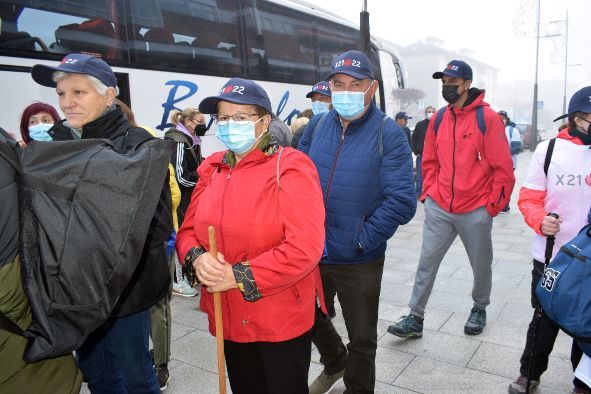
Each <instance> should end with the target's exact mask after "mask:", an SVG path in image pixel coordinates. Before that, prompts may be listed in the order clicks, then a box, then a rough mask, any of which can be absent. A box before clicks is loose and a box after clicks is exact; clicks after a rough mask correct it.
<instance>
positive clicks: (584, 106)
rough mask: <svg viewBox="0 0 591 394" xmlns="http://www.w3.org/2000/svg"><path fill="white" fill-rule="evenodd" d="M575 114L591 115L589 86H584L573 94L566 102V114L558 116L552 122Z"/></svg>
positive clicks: (590, 89)
mask: <svg viewBox="0 0 591 394" xmlns="http://www.w3.org/2000/svg"><path fill="white" fill-rule="evenodd" d="M575 112H584V113H586V114H591V86H586V87H584V88H583V89H581V90H579V91H578V92H576V93H575V94H573V96H572V97H571V98H570V101H569V102H568V113H566V114H564V115H562V116H559V117H558V118H556V119H554V121H555V122H556V121H557V120H560V119H564V118H567V117H569V116H571V115H572V114H574V113H575Z"/></svg>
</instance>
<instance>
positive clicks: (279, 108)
mask: <svg viewBox="0 0 591 394" xmlns="http://www.w3.org/2000/svg"><path fill="white" fill-rule="evenodd" d="M287 100H289V90H288V91H286V92H285V93H283V97H281V100H279V105H278V106H277V113H276V114H275V115H277V116H279V115H281V112H283V109H284V108H285V106H286V105H287Z"/></svg>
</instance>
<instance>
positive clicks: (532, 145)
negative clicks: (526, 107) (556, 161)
mask: <svg viewBox="0 0 591 394" xmlns="http://www.w3.org/2000/svg"><path fill="white" fill-rule="evenodd" d="M560 35H561V34H549V35H545V36H540V0H538V17H537V21H536V74H535V81H534V99H533V106H532V114H531V132H530V133H529V136H530V142H529V149H530V150H531V151H532V152H533V151H535V150H536V145H537V144H538V59H539V54H540V38H550V37H558V36H560Z"/></svg>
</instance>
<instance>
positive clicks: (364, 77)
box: [324, 71, 374, 81]
mask: <svg viewBox="0 0 591 394" xmlns="http://www.w3.org/2000/svg"><path fill="white" fill-rule="evenodd" d="M337 74H345V75H348V76H350V77H353V78H355V79H367V78H369V79H374V77H373V75H365V74H360V73H355V72H352V71H338V72H332V73H330V74H328V75H327V76H326V78H324V79H325V80H327V81H328V80H330V79H331V78H332V77H334V76H335V75H337Z"/></svg>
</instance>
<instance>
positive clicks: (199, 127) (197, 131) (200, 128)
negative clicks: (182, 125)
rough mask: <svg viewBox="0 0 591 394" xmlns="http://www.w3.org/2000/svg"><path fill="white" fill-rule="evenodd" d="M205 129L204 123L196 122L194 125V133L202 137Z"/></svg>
mask: <svg viewBox="0 0 591 394" xmlns="http://www.w3.org/2000/svg"><path fill="white" fill-rule="evenodd" d="M206 131H207V126H206V125H204V124H198V125H197V126H195V135H197V136H199V137H203V136H204V135H205V132H206Z"/></svg>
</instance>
